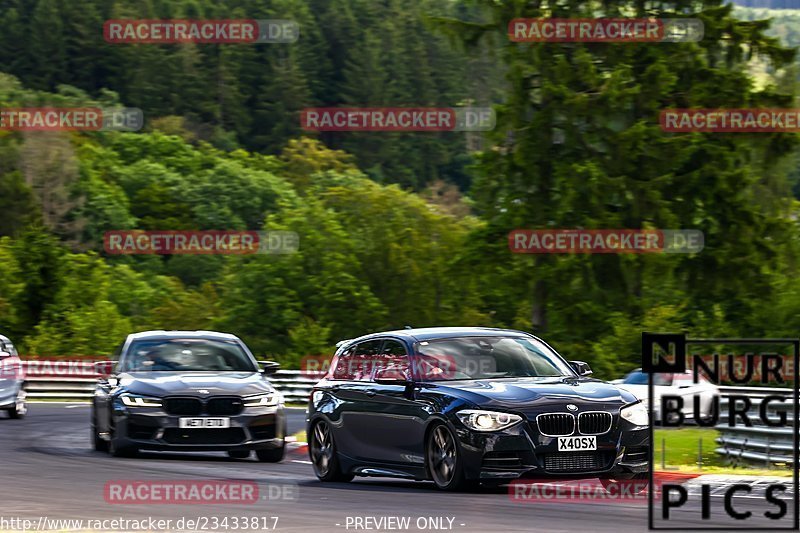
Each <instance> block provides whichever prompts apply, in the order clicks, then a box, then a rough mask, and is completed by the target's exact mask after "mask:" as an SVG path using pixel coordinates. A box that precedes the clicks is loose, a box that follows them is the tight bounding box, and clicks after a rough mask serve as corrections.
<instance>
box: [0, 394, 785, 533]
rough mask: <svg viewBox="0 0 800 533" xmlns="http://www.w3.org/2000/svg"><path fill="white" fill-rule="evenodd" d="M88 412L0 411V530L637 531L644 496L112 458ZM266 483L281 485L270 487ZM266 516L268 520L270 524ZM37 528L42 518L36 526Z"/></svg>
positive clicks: (50, 407)
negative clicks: (179, 483) (190, 484)
mask: <svg viewBox="0 0 800 533" xmlns="http://www.w3.org/2000/svg"><path fill="white" fill-rule="evenodd" d="M89 411H90V407H89V406H88V405H86V404H32V405H30V412H29V414H28V417H27V418H26V419H24V420H10V419H7V418H5V417H3V416H0V530H9V529H15V528H13V527H10V526H9V523H8V522H6V523H5V525H3V522H2V520H6V521H8V520H10V519H12V518H17V519H29V520H31V521H32V523H33V524H34V525H33V526H31V529H32V530H42V529H54V528H55V527H54V526H53V522H52V521H53V520H56V519H72V520H101V519H107V520H113V519H119V518H123V519H129V520H144V519H149V518H152V519H154V520H158V519H163V520H172V521H173V525H172V527H171V529H172V530H176V529H177V527H176V526H175V525H174V524H175V522H176V521H177V520H179V519H182V518H183V519H184V520H188V519H195V520H200V519H201V518H202V522H200V521H198V526H195V527H193V528H184V529H183V530H184V531H188V530H209V531H211V530H217V531H224V530H228V531H242V530H260V531H265V530H272V528H273V527H275V529H276V530H278V531H337V530H340V531H367V530H369V531H399V530H404V531H421V530H423V531H431V530H446V531H447V530H450V531H481V532H484V531H546V532H552V533H555V532H559V531H564V532H567V531H569V532H590V531H596V532H605V531H608V532H616V533H620V532H627V531H646V530H647V507H646V503H643V502H627V503H607V502H606V503H595V502H592V503H585V502H574V503H553V502H530V501H527V502H522V503H520V502H517V501H513V500H512V498H511V497H510V496H509V494H508V490H507V489H506V488H500V489H494V490H482V491H480V492H471V493H461V494H449V493H441V492H438V491H436V490H435V489H434V488H433V485H432V484H431V483H423V482H414V481H404V480H401V481H397V480H391V479H383V478H370V479H365V478H356V480H355V481H354V482H352V483H333V484H322V483H320V482H318V481H317V479H316V478H315V477H314V474H313V472H312V469H311V466H310V464H309V462H308V457H307V456H306V455H305V454H304V453H303V452H302V450H298V451H295V452H293V453H289V454H287V457H286V459H285V460H284V462H283V463H280V464H263V463H258V462H256V461H255V460H254V459H249V460H235V459H230V458H228V457H227V456H226V455H224V454H219V453H205V454H201V453H197V454H170V453H142V454H140V455H139V456H137V457H136V458H131V459H115V458H112V457H109V456H107V455H105V454H102V453H98V452H95V451H93V450H92V449H91V448H90V442H89ZM303 425H304V414H303V411H302V410H300V409H294V410H292V412H291V414H290V417H289V434H292V433H294V432H296V431H298V430H300V429H302V428H303ZM120 480H162V481H167V480H168V481H176V480H184V481H191V480H203V481H206V480H250V481H253V482H255V483H257V484H258V486H259V493H260V494H264V496H262V497H261V498H260V499H261V500H262V501H259V502H256V503H250V504H241V503H237V504H216V505H173V504H159V505H154V504H145V505H142V504H117V503H108V502H107V501H106V492H105V491H106V485H107V483H109V482H114V481H120ZM270 487H273V488H274V487H281V488H282V489H281V490H277V489H276V490H275V491H272V489H270ZM735 504H736V506H737V508H740V509H752V510H753V512H754V513H756V514H759V515H760V514H761V513H763V511H764V509H765V508H764V504H763V500H761V499H759V498H755V497H754V498H750V499H746V498H736V499H735ZM722 513H723V510H722V504H721V498H717V499H715V505H714V508H713V513H712V521H713V520H716V519H721V518H720V517H721V515H722ZM232 517H239V519H240V520H244V519H245V518H250V519H258V518H259V517H263V522H258V524H260V525H259V526H258V527H256V528H249V527H248V528H245V527H243V526H242V525H241V523H240V525H239V527H238V528H236V527H234V524H233V518H232ZM272 517H278V521H277V525H275V521H274V519H273V518H272ZM389 517H401V518H404V517H405V518H408V519H409V524H410V526H408V527H404V528H401V527H402V526H398V523H397V522H393V521H387V520H389ZM224 518H230V521H229V522H228V523H227V527H225V523H224V522H221V520H223V519H224ZM683 518H684V519H683V520H681V521H680V522H679V523H671V524H670V525H672V526H681V527H684V528H685V529H687V530H688V529H690V524H691V523H694V524H696V525H700V512H699V506H697V505H692V506H691V507H689V510H687V511H686V513H685V515H683ZM211 519H214V520H216V522H210V520H211ZM381 519H382V520H383V521H382V522H381V521H379V520H381ZM201 523H202V524H204V526H200V525H199V524H201ZM214 523H215V524H216V525H217V527H216V528H214V527H212V524H214ZM46 524H51V526H50V527H49V528H47V527H42V526H43V525H46ZM784 524H786V523H785V522H784ZM348 525H349V527H348ZM707 525H708V524H707ZM65 527H68V526H62V528H65ZM73 527H74V526H73ZM108 527H109V528H110V527H111V526H108ZM86 528H87V526H86V524H83V529H86Z"/></svg>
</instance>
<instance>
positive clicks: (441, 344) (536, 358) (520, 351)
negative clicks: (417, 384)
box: [414, 336, 575, 381]
mask: <svg viewBox="0 0 800 533" xmlns="http://www.w3.org/2000/svg"><path fill="white" fill-rule="evenodd" d="M414 370H415V371H416V374H417V376H418V378H419V379H422V380H426V381H445V380H459V379H501V378H514V377H559V376H565V377H573V376H575V373H574V372H573V371H572V369H571V368H570V367H569V365H568V364H567V362H566V361H564V360H563V359H562V358H561V357H560V356H559V355H558V354H556V353H555V352H553V351H552V350H551V349H550V348H548V347H547V346H546V345H544V344H543V343H541V342H539V341H537V340H535V339H533V338H528V337H500V336H496V337H495V336H481V337H452V338H445V339H434V340H430V341H423V342H420V343H419V344H418V348H417V358H416V360H415V369H414Z"/></svg>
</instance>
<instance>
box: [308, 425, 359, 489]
mask: <svg viewBox="0 0 800 533" xmlns="http://www.w3.org/2000/svg"><path fill="white" fill-rule="evenodd" d="M308 454H309V455H310V456H311V464H313V465H314V473H315V474H316V475H317V477H318V478H319V479H320V481H352V479H353V477H354V476H353V475H352V474H345V473H344V472H342V471H341V469H340V466H339V457H338V456H337V455H336V445H335V444H334V442H333V434H332V433H331V427H330V426H329V425H328V423H327V422H325V421H324V420H320V421H319V422H317V423H316V424H314V426H313V428H312V429H311V435H310V437H309V439H308Z"/></svg>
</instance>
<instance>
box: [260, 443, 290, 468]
mask: <svg viewBox="0 0 800 533" xmlns="http://www.w3.org/2000/svg"><path fill="white" fill-rule="evenodd" d="M284 455H286V443H282V444H281V447H280V448H272V449H267V450H256V457H258V460H259V461H261V462H262V463H280V462H281V461H283V456H284Z"/></svg>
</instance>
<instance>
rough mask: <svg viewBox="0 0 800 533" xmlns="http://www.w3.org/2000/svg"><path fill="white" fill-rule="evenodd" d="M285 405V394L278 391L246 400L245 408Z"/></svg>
mask: <svg viewBox="0 0 800 533" xmlns="http://www.w3.org/2000/svg"><path fill="white" fill-rule="evenodd" d="M282 403H283V394H281V393H280V392H278V391H275V392H270V393H269V394H259V395H257V396H250V397H248V398H245V399H244V406H245V407H271V406H273V405H278V404H282Z"/></svg>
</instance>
